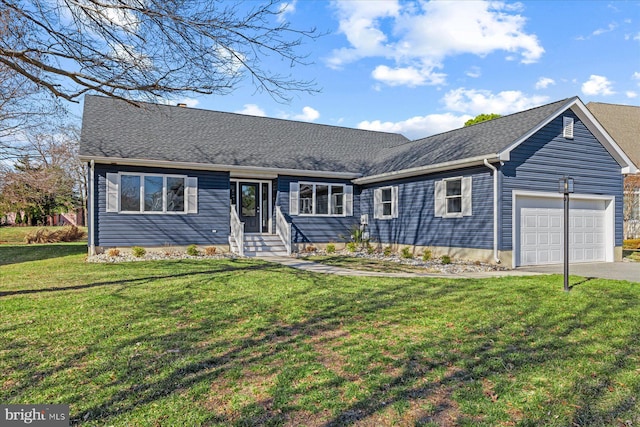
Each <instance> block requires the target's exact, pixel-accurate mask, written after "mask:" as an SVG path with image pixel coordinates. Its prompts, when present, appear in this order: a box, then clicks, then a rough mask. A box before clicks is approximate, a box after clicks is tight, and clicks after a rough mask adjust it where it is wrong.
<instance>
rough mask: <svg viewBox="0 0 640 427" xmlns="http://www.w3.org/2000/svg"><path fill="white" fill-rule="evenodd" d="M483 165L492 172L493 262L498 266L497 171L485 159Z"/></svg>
mask: <svg viewBox="0 0 640 427" xmlns="http://www.w3.org/2000/svg"><path fill="white" fill-rule="evenodd" d="M484 165H485V166H486V167H488V168H489V169H491V170H492V171H493V260H494V261H495V262H496V264H500V262H501V261H500V258H498V169H497V168H496V167H495V166H493V165H492V164H491V163H489V161H488V160H487V159H484Z"/></svg>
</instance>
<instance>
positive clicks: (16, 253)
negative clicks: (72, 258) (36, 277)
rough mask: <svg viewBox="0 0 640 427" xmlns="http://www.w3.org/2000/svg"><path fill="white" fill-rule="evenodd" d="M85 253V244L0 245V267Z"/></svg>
mask: <svg viewBox="0 0 640 427" xmlns="http://www.w3.org/2000/svg"><path fill="white" fill-rule="evenodd" d="M86 253H87V244H86V242H85V243H82V242H78V243H48V244H34V245H0V266H2V265H10V264H19V263H22V262H29V261H40V260H45V259H51V258H60V257H65V256H69V255H81V254H86Z"/></svg>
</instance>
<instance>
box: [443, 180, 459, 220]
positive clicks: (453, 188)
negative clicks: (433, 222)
mask: <svg viewBox="0 0 640 427" xmlns="http://www.w3.org/2000/svg"><path fill="white" fill-rule="evenodd" d="M444 184H445V192H446V195H445V197H446V199H447V200H446V201H447V203H446V214H447V215H450V214H461V213H462V179H452V180H450V181H445V182H444Z"/></svg>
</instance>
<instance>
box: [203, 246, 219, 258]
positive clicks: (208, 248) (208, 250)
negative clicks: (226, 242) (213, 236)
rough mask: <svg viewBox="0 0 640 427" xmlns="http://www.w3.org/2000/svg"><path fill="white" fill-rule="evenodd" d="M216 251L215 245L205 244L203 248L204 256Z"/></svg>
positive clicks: (213, 253)
mask: <svg viewBox="0 0 640 427" xmlns="http://www.w3.org/2000/svg"><path fill="white" fill-rule="evenodd" d="M217 251H218V249H217V248H216V247H215V246H207V247H206V248H204V254H205V255H206V256H212V255H215V254H216V252H217Z"/></svg>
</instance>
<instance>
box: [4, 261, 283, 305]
mask: <svg viewBox="0 0 640 427" xmlns="http://www.w3.org/2000/svg"><path fill="white" fill-rule="evenodd" d="M267 268H271V267H270V266H269V264H258V265H249V266H247V265H242V264H241V265H238V266H233V265H221V267H220V268H217V269H209V270H204V271H189V272H185V273H175V274H166V275H158V276H145V277H136V278H132V279H125V280H108V281H104V282H95V283H87V284H84V285H73V286H56V287H49V288H38V289H19V290H15V291H0V298H2V297H8V296H13V295H28V294H39V293H47V292H65V291H78V290H82V289H91V288H98V287H103V286H126V285H129V286H131V285H134V286H135V285H142V284H145V283H151V282H153V281H155V280H164V279H179V278H181V277H195V276H207V275H214V274H220V273H229V272H233V271H257V270H265V269H267Z"/></svg>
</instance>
